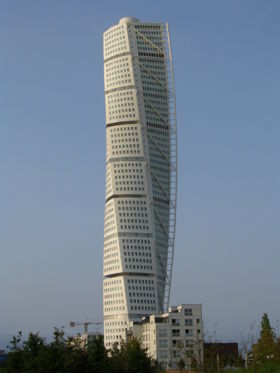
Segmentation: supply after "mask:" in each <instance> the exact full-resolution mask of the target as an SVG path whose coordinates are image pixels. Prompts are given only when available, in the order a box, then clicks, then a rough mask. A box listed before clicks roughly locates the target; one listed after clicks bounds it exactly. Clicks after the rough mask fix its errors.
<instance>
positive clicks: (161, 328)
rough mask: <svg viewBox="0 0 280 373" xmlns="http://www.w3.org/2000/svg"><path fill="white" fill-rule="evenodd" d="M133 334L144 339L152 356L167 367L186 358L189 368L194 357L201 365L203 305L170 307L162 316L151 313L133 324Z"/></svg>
mask: <svg viewBox="0 0 280 373" xmlns="http://www.w3.org/2000/svg"><path fill="white" fill-rule="evenodd" d="M130 332H131V335H132V336H133V337H135V338H137V339H139V340H140V341H141V345H142V347H143V348H145V349H147V353H148V355H149V356H151V357H152V358H153V359H157V360H158V361H159V362H160V363H162V364H163V365H164V366H165V367H166V368H167V367H168V368H176V367H177V363H178V361H179V360H180V359H184V361H185V364H186V368H188V369H190V367H191V363H192V361H193V362H194V360H193V359H195V361H196V364H197V365H199V364H200V365H202V359H203V322H202V306H201V304H182V305H179V306H177V307H170V308H169V311H168V312H166V313H164V314H160V315H151V316H150V317H148V318H146V319H143V320H142V321H141V322H140V323H133V322H131V323H130Z"/></svg>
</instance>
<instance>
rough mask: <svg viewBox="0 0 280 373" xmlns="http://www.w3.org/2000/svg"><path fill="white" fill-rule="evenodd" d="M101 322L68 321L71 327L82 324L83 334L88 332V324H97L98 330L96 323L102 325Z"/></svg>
mask: <svg viewBox="0 0 280 373" xmlns="http://www.w3.org/2000/svg"><path fill="white" fill-rule="evenodd" d="M102 324H103V323H102V322H101V321H84V322H76V321H70V323H69V325H70V327H71V328H75V326H81V325H83V327H84V331H85V334H88V326H89V325H96V326H97V328H96V329H97V332H98V325H102Z"/></svg>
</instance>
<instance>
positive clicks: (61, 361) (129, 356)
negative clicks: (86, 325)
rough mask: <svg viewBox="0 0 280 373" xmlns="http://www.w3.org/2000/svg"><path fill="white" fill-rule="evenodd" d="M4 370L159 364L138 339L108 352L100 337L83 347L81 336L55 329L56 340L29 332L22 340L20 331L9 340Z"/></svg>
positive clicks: (53, 371)
mask: <svg viewBox="0 0 280 373" xmlns="http://www.w3.org/2000/svg"><path fill="white" fill-rule="evenodd" d="M0 372H1V373H107V372H108V373H129V372H132V373H133V372H135V373H136V372H137V373H142V372H143V373H159V372H162V370H161V368H160V366H159V364H158V363H157V362H156V361H154V360H152V359H150V358H149V357H148V356H147V354H146V352H145V351H144V350H143V349H142V348H141V347H140V344H139V342H138V341H137V340H134V339H133V340H132V341H130V342H129V343H126V344H122V346H121V348H117V346H116V347H115V348H113V349H112V350H110V352H109V353H108V351H107V350H106V349H105V348H104V345H103V339H102V338H101V337H100V338H97V339H96V340H94V341H93V342H91V343H90V344H89V345H88V346H87V348H84V346H83V344H82V343H81V342H80V341H79V339H73V338H65V336H64V333H63V331H61V330H59V329H55V331H54V337H53V341H52V342H51V343H46V341H45V339H44V338H42V337H40V335H39V334H38V333H37V334H33V333H30V334H29V337H28V338H27V340H25V341H22V334H21V333H19V334H18V335H17V336H16V337H14V338H13V340H12V341H11V343H10V352H9V353H8V357H7V360H6V361H5V362H4V363H3V364H1V366H0Z"/></svg>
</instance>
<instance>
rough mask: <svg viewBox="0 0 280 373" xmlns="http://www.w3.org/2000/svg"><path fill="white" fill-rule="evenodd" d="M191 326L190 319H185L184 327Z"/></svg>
mask: <svg viewBox="0 0 280 373" xmlns="http://www.w3.org/2000/svg"><path fill="white" fill-rule="evenodd" d="M192 324H193V321H192V319H185V325H186V326H192Z"/></svg>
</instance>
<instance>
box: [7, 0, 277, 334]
mask: <svg viewBox="0 0 280 373" xmlns="http://www.w3.org/2000/svg"><path fill="white" fill-rule="evenodd" d="M123 16H135V17H138V18H140V19H141V20H143V21H156V22H161V21H166V20H168V22H169V26H170V31H171V39H172V44H173V57H174V65H175V81H176V94H177V115H178V133H179V152H178V155H179V179H178V181H179V185H178V215H177V222H178V223H177V237H176V251H175V261H174V277H173V286H172V296H171V300H172V303H173V304H178V303H196V302H199V303H202V304H203V311H204V319H205V326H206V329H209V330H210V332H211V330H213V328H214V325H215V323H217V326H216V332H217V336H218V337H219V338H220V339H234V338H238V336H239V334H240V332H241V331H242V330H244V329H247V327H248V326H249V324H250V323H252V322H253V321H254V320H256V321H259V320H260V318H261V316H262V313H263V312H268V314H269V316H270V318H271V321H272V323H273V325H275V326H276V324H277V322H276V320H278V319H280V301H279V293H280V290H279V284H280V274H279V273H280V271H279V263H280V249H279V242H280V217H279V216H280V213H279V211H280V197H279V191H280V174H279V161H280V150H279V149H280V148H279V143H280V124H279V118H280V105H279V97H280V68H279V66H280V48H279V36H280V2H279V1H277V0H271V1H265V0H263V1H258V0H247V1H244V0H229V1H224V0H220V1H218V0H212V1H208V0H204V1H200V0H185V1H179V0H175V1H173V2H171V1H162V0H161V1H146V0H145V1H144V0H142V1H131V0H130V1H128V0H125V1H113V0H112V1H106V0H105V1H86V0H84V1H78V0H76V1H71V0H60V1H54V0H49V1H38V0H36V1H35V0H34V1H29V0H25V1H21V0H18V1H14V0H6V1H4V0H3V1H1V3H0V171H1V174H0V175H1V176H0V192H1V193H0V250H1V256H0V334H11V333H15V332H16V331H17V330H23V331H25V332H27V331H30V330H33V331H36V330H40V331H41V332H42V333H45V334H51V332H52V327H53V326H62V325H67V324H68V322H69V321H70V320H72V319H73V320H75V321H82V320H84V319H85V318H91V319H100V318H101V317H102V249H103V247H102V246H103V218H104V191H105V172H104V170H105V118H104V96H103V62H102V32H103V31H104V30H105V29H106V28H107V27H109V26H111V25H112V24H115V23H117V22H118V21H119V19H120V18H121V17H123Z"/></svg>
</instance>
